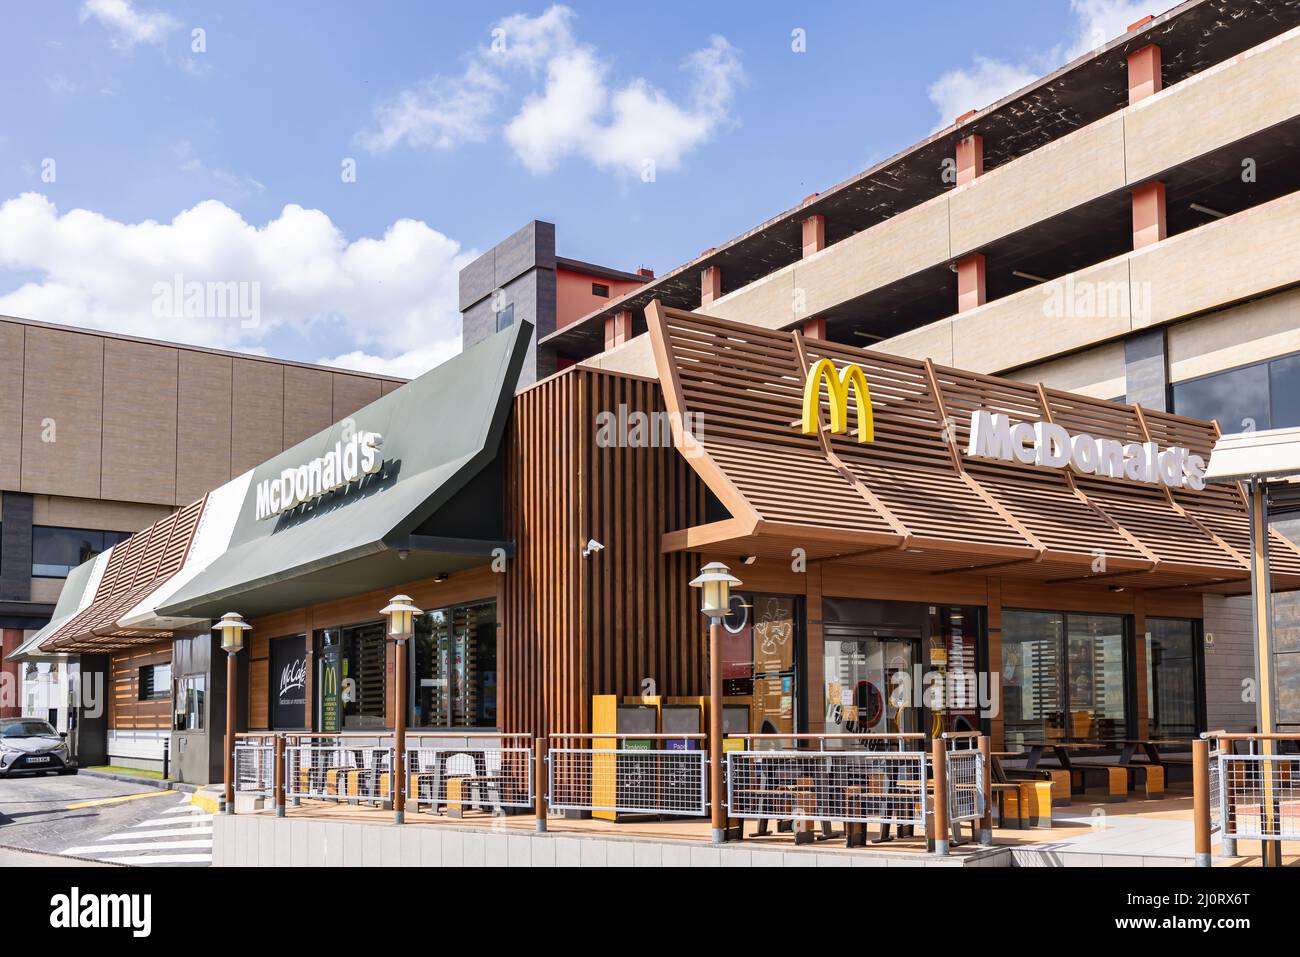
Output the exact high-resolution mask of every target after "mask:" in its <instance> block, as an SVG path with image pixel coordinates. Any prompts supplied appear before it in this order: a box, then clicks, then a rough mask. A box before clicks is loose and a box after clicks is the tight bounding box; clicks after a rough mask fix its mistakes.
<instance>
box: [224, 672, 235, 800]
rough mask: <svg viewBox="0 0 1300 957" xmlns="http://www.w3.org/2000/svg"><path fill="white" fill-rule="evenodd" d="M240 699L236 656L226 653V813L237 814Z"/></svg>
mask: <svg viewBox="0 0 1300 957" xmlns="http://www.w3.org/2000/svg"><path fill="white" fill-rule="evenodd" d="M238 699H239V669H238V668H237V667H236V666H235V655H234V653H233V652H229V651H228V652H226V735H225V742H224V746H223V748H224V750H225V755H224V757H223V760H222V764H223V767H224V773H225V784H226V787H225V798H226V813H227V814H234V813H235V734H236V731H237V725H236V723H235V722H236V716H235V715H236V709H235V702H236V701H238Z"/></svg>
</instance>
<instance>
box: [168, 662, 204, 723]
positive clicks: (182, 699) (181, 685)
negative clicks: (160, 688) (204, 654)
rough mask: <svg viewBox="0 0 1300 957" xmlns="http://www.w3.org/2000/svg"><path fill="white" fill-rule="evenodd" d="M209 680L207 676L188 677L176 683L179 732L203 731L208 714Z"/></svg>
mask: <svg viewBox="0 0 1300 957" xmlns="http://www.w3.org/2000/svg"><path fill="white" fill-rule="evenodd" d="M207 697H208V679H207V676H206V675H187V676H186V677H184V678H181V679H180V680H179V681H178V682H177V683H176V721H175V730H177V731H202V730H203V716H204V714H206V713H207V707H206V705H207Z"/></svg>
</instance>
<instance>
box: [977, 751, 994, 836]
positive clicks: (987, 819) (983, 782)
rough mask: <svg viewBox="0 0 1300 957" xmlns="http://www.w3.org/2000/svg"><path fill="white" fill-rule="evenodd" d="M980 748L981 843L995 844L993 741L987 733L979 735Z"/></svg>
mask: <svg viewBox="0 0 1300 957" xmlns="http://www.w3.org/2000/svg"><path fill="white" fill-rule="evenodd" d="M979 748H980V758H981V765H982V766H981V767H980V797H981V798H982V799H983V801H984V813H983V815H981V816H980V843H981V844H984V845H986V846H990V847H991V846H992V845H993V775H992V771H993V743H992V742H991V741H990V740H989V736H988V735H987V734H981V735H980V736H979Z"/></svg>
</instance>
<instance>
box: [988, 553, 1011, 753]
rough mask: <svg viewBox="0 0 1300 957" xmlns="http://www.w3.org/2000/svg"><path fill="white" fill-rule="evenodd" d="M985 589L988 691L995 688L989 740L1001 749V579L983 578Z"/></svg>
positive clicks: (1002, 699)
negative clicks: (994, 703)
mask: <svg viewBox="0 0 1300 957" xmlns="http://www.w3.org/2000/svg"><path fill="white" fill-rule="evenodd" d="M985 587H986V589H987V595H988V597H987V599H986V605H985V608H986V611H985V614H986V617H987V619H988V621H987V628H988V634H989V640H988V669H989V693H990V695H992V694H994V688H996V689H997V690H996V699H995V702H996V705H997V707H996V708H995V709H994V714H993V715H992V716H991V717H990V718H989V740H990V743H991V744H992V747H993V750H995V751H1003V750H1005V749H1006V736H1005V734H1004V731H1003V729H1004V728H1005V718H1004V715H1005V713H1006V711H1005V709H1006V705H1005V701H1004V695H1003V693H1002V579H1000V578H987V579H985Z"/></svg>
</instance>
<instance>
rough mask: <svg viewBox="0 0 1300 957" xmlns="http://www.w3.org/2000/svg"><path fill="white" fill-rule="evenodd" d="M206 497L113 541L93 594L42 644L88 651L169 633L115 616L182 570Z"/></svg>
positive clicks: (145, 641) (55, 649) (113, 648)
mask: <svg viewBox="0 0 1300 957" xmlns="http://www.w3.org/2000/svg"><path fill="white" fill-rule="evenodd" d="M206 501H207V497H206V496H205V497H204V498H201V499H199V500H198V501H196V502H191V503H190V504H189V505H187V506H185V507H184V508H182V509H180V510H179V511H176V512H173V513H172V514H171V515H168V516H167V517H166V518H161V519H159V520H158V521H156V522H154V523H153V524H152V525H150V526H149V527H148V528H146V529H142V530H141V531H139V532H136V533H135V534H134V535H132V536H131V537H130V538H128V539H126V540H125V541H123V542H120V543H118V544H117V545H115V546H114V547H113V551H112V552H111V553H110V554H109V556H108V562H107V564H106V565H105V567H104V575H103V577H102V578H101V579H100V581H99V587H98V589H96V591H95V597H94V599H93V600H92V601H91V603H90V604H89V605H87V606H86V607H85V608H84V609H83V610H82V611H80V612H78V613H77V614H76V615H73V616H72V617H71V618H69V619H68V620H67V621H66V622H64V623H63V624H62V625H60V626H59V628H58V630H56V631H55V632H54V633H53V634H52V635H50V636H49V637H48V638H46V639H45V640H44V641H43V642H41V650H42V651H46V652H71V653H76V654H92V653H97V652H106V651H118V650H120V649H122V648H129V647H131V646H132V645H138V644H148V643H150V642H155V641H157V640H158V639H159V638H170V637H171V632H159V631H138V630H135V631H133V630H130V629H122V628H119V627H118V623H117V622H118V618H120V617H121V616H122V615H124V614H126V612H128V611H130V610H131V609H132V608H133V607H135V605H136V604H137V603H138V602H139V601H140V600H141V599H143V598H144V597H145V596H146V595H148V594H149V593H150V592H152V591H153V590H154V589H155V588H157V587H158V586H159V585H161V584H162V583H163V582H164V581H166V580H167V579H169V578H171V577H172V576H173V575H175V574H176V573H177V572H178V571H180V569H181V566H182V565H184V564H185V556H186V555H187V554H189V549H190V543H191V542H192V541H193V539H194V531H195V529H196V528H197V527H198V524H199V516H200V515H201V514H202V513H203V506H204V503H205V502H206Z"/></svg>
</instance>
